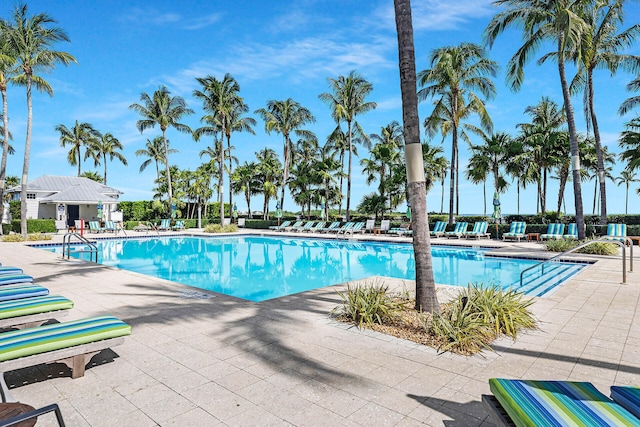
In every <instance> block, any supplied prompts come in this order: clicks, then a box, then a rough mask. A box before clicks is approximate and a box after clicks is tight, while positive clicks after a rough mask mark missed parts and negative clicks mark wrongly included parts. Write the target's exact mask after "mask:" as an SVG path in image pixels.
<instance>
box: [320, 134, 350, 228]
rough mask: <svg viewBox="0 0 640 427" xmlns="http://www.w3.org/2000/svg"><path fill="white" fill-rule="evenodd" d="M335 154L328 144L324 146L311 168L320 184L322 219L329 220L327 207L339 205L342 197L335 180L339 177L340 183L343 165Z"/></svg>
mask: <svg viewBox="0 0 640 427" xmlns="http://www.w3.org/2000/svg"><path fill="white" fill-rule="evenodd" d="M336 154H337V152H336V151H335V150H334V149H333V147H332V146H331V145H330V144H328V143H327V144H325V146H324V147H322V148H321V149H320V150H319V158H318V159H317V160H316V162H315V165H314V167H313V170H314V174H315V175H316V176H317V178H318V181H319V182H320V186H321V188H320V189H319V193H320V194H321V197H320V203H321V204H324V218H326V219H328V218H329V206H330V205H331V204H332V202H334V201H337V202H338V203H340V202H341V196H342V191H339V190H340V188H339V187H338V186H337V178H338V177H340V180H341V181H342V175H343V172H342V170H341V167H342V166H343V164H342V163H340V161H338V160H337V159H336V158H335V155H336ZM322 201H324V203H322Z"/></svg>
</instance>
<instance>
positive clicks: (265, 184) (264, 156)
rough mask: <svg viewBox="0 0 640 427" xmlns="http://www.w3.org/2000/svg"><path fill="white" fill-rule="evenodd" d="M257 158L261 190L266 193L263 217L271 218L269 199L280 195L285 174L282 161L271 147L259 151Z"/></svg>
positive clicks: (257, 176)
mask: <svg viewBox="0 0 640 427" xmlns="http://www.w3.org/2000/svg"><path fill="white" fill-rule="evenodd" d="M256 158H257V159H258V163H257V164H256V170H257V175H256V178H257V179H258V182H259V185H260V192H261V193H262V194H264V205H263V207H262V212H263V215H264V216H263V218H264V219H269V200H271V199H273V198H276V197H277V195H278V185H279V184H280V182H279V180H280V177H282V176H283V172H282V163H280V159H278V155H277V154H276V152H275V151H273V150H272V149H271V148H265V149H263V150H260V151H258V152H257V153H256Z"/></svg>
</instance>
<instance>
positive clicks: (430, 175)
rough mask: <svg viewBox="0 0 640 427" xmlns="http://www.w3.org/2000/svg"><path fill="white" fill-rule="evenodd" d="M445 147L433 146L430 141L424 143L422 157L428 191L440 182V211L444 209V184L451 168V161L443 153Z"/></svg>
mask: <svg viewBox="0 0 640 427" xmlns="http://www.w3.org/2000/svg"><path fill="white" fill-rule="evenodd" d="M443 152H444V149H443V148H442V147H440V146H437V147H436V146H431V145H430V144H429V143H428V142H425V143H423V144H422V159H423V161H424V173H425V178H426V180H427V193H428V192H429V191H430V190H431V188H433V185H434V184H435V183H436V182H439V183H440V185H441V187H442V191H441V194H440V213H442V212H443V211H444V184H445V179H446V178H447V170H448V169H449V161H448V160H447V159H446V157H445V156H443V155H442V153H443Z"/></svg>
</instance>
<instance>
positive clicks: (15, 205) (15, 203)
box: [9, 200, 21, 219]
mask: <svg viewBox="0 0 640 427" xmlns="http://www.w3.org/2000/svg"><path fill="white" fill-rule="evenodd" d="M9 213H10V214H11V219H20V217H21V215H20V200H12V201H10V202H9Z"/></svg>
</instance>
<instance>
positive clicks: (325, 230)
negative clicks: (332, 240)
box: [318, 221, 340, 233]
mask: <svg viewBox="0 0 640 427" xmlns="http://www.w3.org/2000/svg"><path fill="white" fill-rule="evenodd" d="M339 226H340V221H335V222H332V223H331V224H330V225H329V226H328V227H325V228H322V229H320V230H318V231H320V232H321V233H332V232H333V231H335V230H337V229H338V227H339Z"/></svg>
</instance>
